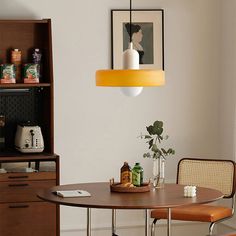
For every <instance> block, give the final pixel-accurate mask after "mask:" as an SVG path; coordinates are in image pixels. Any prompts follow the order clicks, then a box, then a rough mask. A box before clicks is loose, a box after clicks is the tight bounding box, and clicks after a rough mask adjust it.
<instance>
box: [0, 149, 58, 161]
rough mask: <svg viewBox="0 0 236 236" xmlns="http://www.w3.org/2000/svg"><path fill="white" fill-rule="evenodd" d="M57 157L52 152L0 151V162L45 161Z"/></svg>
mask: <svg viewBox="0 0 236 236" xmlns="http://www.w3.org/2000/svg"><path fill="white" fill-rule="evenodd" d="M57 157H58V155H57V154H54V153H47V152H41V153H20V152H17V151H9V152H0V162H22V161H26V162H27V161H34V160H37V161H47V160H55V159H56V158H57Z"/></svg>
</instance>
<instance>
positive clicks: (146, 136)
mask: <svg viewBox="0 0 236 236" xmlns="http://www.w3.org/2000/svg"><path fill="white" fill-rule="evenodd" d="M144 138H145V139H150V138H152V136H150V135H145V136H144Z"/></svg>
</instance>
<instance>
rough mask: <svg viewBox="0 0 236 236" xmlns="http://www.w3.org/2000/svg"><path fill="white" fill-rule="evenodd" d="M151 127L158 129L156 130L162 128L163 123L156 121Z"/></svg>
mask: <svg viewBox="0 0 236 236" xmlns="http://www.w3.org/2000/svg"><path fill="white" fill-rule="evenodd" d="M153 126H154V127H155V126H156V127H158V128H162V127H163V121H159V120H156V121H155V122H154V123H153Z"/></svg>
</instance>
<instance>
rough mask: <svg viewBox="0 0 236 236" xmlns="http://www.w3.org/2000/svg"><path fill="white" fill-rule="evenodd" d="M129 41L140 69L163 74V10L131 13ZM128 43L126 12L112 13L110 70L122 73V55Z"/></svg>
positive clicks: (128, 27) (114, 11)
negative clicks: (158, 70)
mask: <svg viewBox="0 0 236 236" xmlns="http://www.w3.org/2000/svg"><path fill="white" fill-rule="evenodd" d="M131 34H132V35H131V37H132V42H133V45H134V49H136V50H137V51H138V53H139V64H140V68H141V69H154V68H155V69H162V70H164V14H163V10H162V9H156V10H154V9H151V10H149V9H145V10H132V24H131ZM129 40H130V23H129V10H111V42H112V50H111V52H112V68H113V69H122V67H123V64H122V63H123V62H122V54H123V52H124V51H125V50H126V49H127V48H128V45H129Z"/></svg>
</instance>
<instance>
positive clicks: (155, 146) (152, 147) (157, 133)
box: [140, 120, 175, 188]
mask: <svg viewBox="0 0 236 236" xmlns="http://www.w3.org/2000/svg"><path fill="white" fill-rule="evenodd" d="M146 130H147V132H148V134H145V135H143V134H141V135H140V138H141V139H145V140H146V143H147V144H148V149H149V150H148V152H145V153H144V154H143V157H144V158H152V159H153V186H154V187H155V188H158V187H163V186H164V180H165V176H164V172H165V171H164V168H165V160H166V157H167V156H171V155H174V154H175V150H174V149H172V148H168V149H165V148H163V147H162V146H161V143H162V142H163V141H164V140H167V139H168V138H169V136H168V135H163V131H164V128H163V121H158V120H157V121H155V122H154V123H153V125H150V126H147V127H146Z"/></svg>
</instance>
